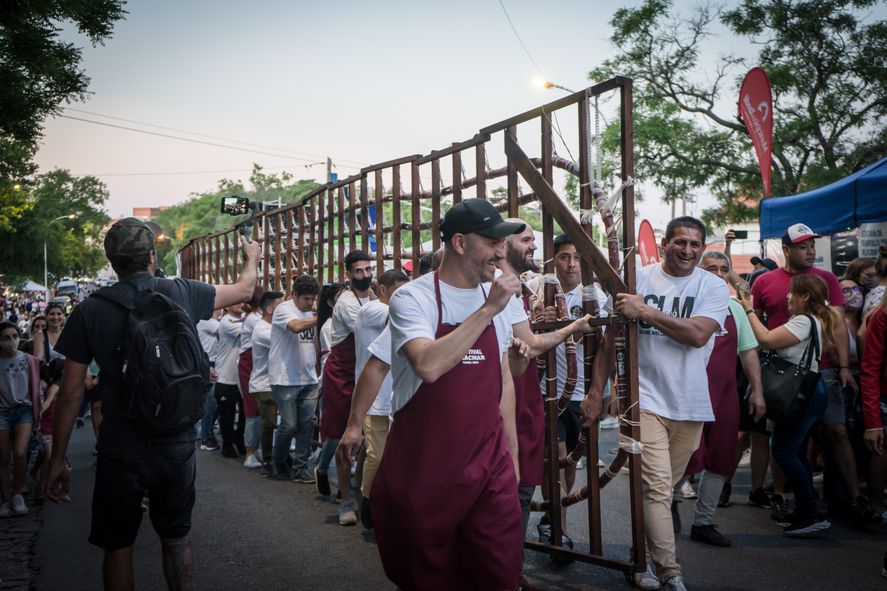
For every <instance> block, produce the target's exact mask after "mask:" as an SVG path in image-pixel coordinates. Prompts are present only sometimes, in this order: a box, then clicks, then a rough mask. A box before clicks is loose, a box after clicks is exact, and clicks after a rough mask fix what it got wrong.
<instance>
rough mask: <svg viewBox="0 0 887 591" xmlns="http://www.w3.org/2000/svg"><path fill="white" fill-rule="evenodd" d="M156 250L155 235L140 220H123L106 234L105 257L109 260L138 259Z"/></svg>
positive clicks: (116, 223)
mask: <svg viewBox="0 0 887 591" xmlns="http://www.w3.org/2000/svg"><path fill="white" fill-rule="evenodd" d="M152 250H154V233H153V232H152V231H151V228H149V227H148V225H147V224H146V223H145V222H143V221H142V220H140V219H138V218H123V219H122V220H119V221H117V222H115V223H114V225H113V226H111V227H110V228H109V229H108V233H107V234H105V256H107V257H108V260H111V261H113V260H114V259H121V258H125V259H130V260H135V259H138V258H140V257H142V256H144V255H146V254H148V253H149V252H151V251H152Z"/></svg>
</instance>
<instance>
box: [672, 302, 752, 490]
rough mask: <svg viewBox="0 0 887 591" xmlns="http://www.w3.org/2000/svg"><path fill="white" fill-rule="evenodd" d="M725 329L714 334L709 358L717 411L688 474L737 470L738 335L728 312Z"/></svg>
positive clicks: (726, 474) (710, 390)
mask: <svg viewBox="0 0 887 591" xmlns="http://www.w3.org/2000/svg"><path fill="white" fill-rule="evenodd" d="M724 328H726V329H727V331H726V332H727V334H725V335H723V336H718V337H715V346H714V349H713V350H712V352H711V357H709V359H708V367H707V368H706V371H707V373H708V393H709V396H711V408H712V410H713V411H714V415H715V420H714V422H713V423H706V424H705V427H703V429H702V440H701V441H700V442H699V449H697V450H696V451H695V452H694V453H693V455H692V456H691V457H690V462H689V463H688V464H687V469H686V471H685V473H686V474H695V473H697V472H701V471H702V470H703V469H705V470H707V471H708V472H713V473H715V474H719V475H721V476H724V477H725V478H730V477H732V476H733V472H734V471H735V470H736V447H737V445H738V443H737V436H738V435H739V391H738V385H737V383H736V363H737V353H738V350H739V335H738V334H737V332H736V320H735V319H734V318H733V315H732V314H727V319H726V322H724Z"/></svg>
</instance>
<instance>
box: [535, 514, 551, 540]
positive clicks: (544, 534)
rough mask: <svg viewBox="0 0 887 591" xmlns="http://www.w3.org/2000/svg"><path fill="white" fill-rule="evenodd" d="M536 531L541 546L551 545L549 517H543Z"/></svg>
mask: <svg viewBox="0 0 887 591" xmlns="http://www.w3.org/2000/svg"><path fill="white" fill-rule="evenodd" d="M536 531H537V532H538V534H539V543H540V544H550V543H551V520H550V519H549V518H548V517H542V519H540V520H539V525H537V526H536Z"/></svg>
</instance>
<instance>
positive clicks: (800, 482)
mask: <svg viewBox="0 0 887 591" xmlns="http://www.w3.org/2000/svg"><path fill="white" fill-rule="evenodd" d="M827 405H828V386H827V385H826V383H825V380H823V379H821V378H820V380H819V383H818V384H817V385H816V390H815V391H814V393H813V398H812V399H811V400H810V404H809V405H808V406H807V412H805V413H804V416H802V417H801V418H800V419H798V420H797V421H796V422H794V423H790V424H784V423H783V424H777V425H775V427H774V429H773V439H772V450H773V458H774V459H775V460H776V463H777V464H779V467H780V468H781V469H782V473H783V474H784V475H785V479H786V480H787V481H788V484H789V487H791V489H792V492H793V493H794V495H795V503H796V505H797V511H798V513H801V514H803V515H807V516H815V515H817V514H818V512H819V510H818V509H817V507H816V499H814V498H813V471H812V470H811V469H810V465H809V463H808V462H807V446H806V443H807V436H808V435H809V434H810V429H812V428H813V425H814V424H815V423H816V422H817V421H818V420H819V419H820V418H821V417H822V414H823V413H824V412H825V408H826V406H827Z"/></svg>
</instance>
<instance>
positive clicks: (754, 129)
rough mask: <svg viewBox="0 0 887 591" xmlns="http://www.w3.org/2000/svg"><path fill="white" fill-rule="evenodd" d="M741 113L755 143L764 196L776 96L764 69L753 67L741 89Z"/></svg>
mask: <svg viewBox="0 0 887 591" xmlns="http://www.w3.org/2000/svg"><path fill="white" fill-rule="evenodd" d="M739 115H740V116H741V117H742V121H743V122H744V123H745V127H746V129H748V134H749V136H751V141H752V143H753V144H754V145H755V154H757V156H758V165H759V166H760V167H761V180H763V181H764V197H769V196H770V160H771V158H772V153H773V95H772V93H771V92H770V78H768V77H767V72H765V71H764V70H763V68H752V69H751V70H749V72H748V74H746V75H745V79H744V80H743V81H742V86H741V87H740V88H739Z"/></svg>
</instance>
